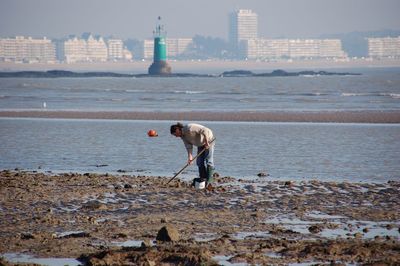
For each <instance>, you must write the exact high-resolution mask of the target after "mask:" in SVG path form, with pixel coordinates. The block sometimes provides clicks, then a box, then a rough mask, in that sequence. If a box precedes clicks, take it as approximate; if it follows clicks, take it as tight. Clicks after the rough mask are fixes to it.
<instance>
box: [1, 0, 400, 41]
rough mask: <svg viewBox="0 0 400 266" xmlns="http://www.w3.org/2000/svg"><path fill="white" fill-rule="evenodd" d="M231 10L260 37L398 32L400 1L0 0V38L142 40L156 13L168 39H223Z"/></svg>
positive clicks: (149, 29) (151, 26) (152, 25)
mask: <svg viewBox="0 0 400 266" xmlns="http://www.w3.org/2000/svg"><path fill="white" fill-rule="evenodd" d="M236 9H252V10H253V11H254V12H256V13H257V14H258V16H259V35H260V37H275V38H276V37H289V38H295V37H318V36H319V35H321V34H331V33H347V32H352V31H370V30H381V29H393V30H400V0H196V1H195V0H143V1H139V0H0V37H12V36H15V35H24V36H32V37H42V36H47V37H49V38H60V37H65V36H68V35H70V34H76V35H81V34H82V33H83V32H91V33H93V34H100V35H103V36H110V35H113V36H115V37H119V38H123V39H127V38H136V39H144V38H148V37H151V36H152V31H153V28H154V27H155V23H156V21H157V17H158V16H159V15H160V16H161V17H162V19H163V21H164V24H165V26H166V30H167V32H168V36H169V37H193V36H194V35H196V34H200V35H204V36H212V37H221V38H224V39H227V38H228V14H229V13H230V12H232V11H234V10H236Z"/></svg>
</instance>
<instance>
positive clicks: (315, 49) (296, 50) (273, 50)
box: [241, 38, 346, 59]
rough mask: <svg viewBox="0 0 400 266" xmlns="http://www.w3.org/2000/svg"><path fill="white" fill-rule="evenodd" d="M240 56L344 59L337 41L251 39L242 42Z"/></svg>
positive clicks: (254, 57)
mask: <svg viewBox="0 0 400 266" xmlns="http://www.w3.org/2000/svg"><path fill="white" fill-rule="evenodd" d="M242 44H243V45H242V46H241V54H242V55H243V56H244V57H245V58H248V59H279V58H293V59H312V58H343V57H346V54H345V52H344V51H343V49H342V45H341V41H340V40H337V39H261V38H258V39H251V40H247V41H243V42H242Z"/></svg>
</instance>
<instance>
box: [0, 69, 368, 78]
mask: <svg viewBox="0 0 400 266" xmlns="http://www.w3.org/2000/svg"><path fill="white" fill-rule="evenodd" d="M332 75H339V76H344V75H361V74H359V73H351V72H329V71H312V70H307V71H296V72H288V71H284V70H281V69H278V70H274V71H272V72H268V73H254V72H252V71H249V70H233V71H225V72H223V73H221V74H219V75H209V74H191V73H172V74H166V75H161V76H159V75H149V74H123V73H114V72H73V71H66V70H49V71H15V72H0V78H93V77H113V78H142V77H181V78H184V77H297V76H332Z"/></svg>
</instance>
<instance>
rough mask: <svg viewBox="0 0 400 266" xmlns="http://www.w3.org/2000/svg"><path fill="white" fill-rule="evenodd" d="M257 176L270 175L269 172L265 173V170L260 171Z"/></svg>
mask: <svg viewBox="0 0 400 266" xmlns="http://www.w3.org/2000/svg"><path fill="white" fill-rule="evenodd" d="M257 176H258V177H266V176H269V174H268V173H265V172H260V173H258V174H257Z"/></svg>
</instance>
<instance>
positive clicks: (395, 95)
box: [0, 68, 400, 112]
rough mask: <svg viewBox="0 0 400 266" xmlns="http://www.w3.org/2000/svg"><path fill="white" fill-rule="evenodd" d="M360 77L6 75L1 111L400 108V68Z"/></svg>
mask: <svg viewBox="0 0 400 266" xmlns="http://www.w3.org/2000/svg"><path fill="white" fill-rule="evenodd" d="M332 71H346V72H352V73H360V74H362V75H356V76H352V75H349V76H300V77H269V78H268V77H232V78H220V77H210V78H207V77H205V78H200V77H198V78H177V77H176V78H154V77H153V78H55V79H51V78H47V79H43V78H2V79H0V111H1V110H20V109H22V110H29V109H34V110H40V109H46V110H78V111H152V112H153V111H154V112H159V111H193V110H195V111H321V110H324V111H326V110H330V111H332V110H334V111H354V110H357V111H363V110H374V111H376V110H400V69H399V68H393V69H390V68H389V69H363V70H357V69H355V70H332Z"/></svg>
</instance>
